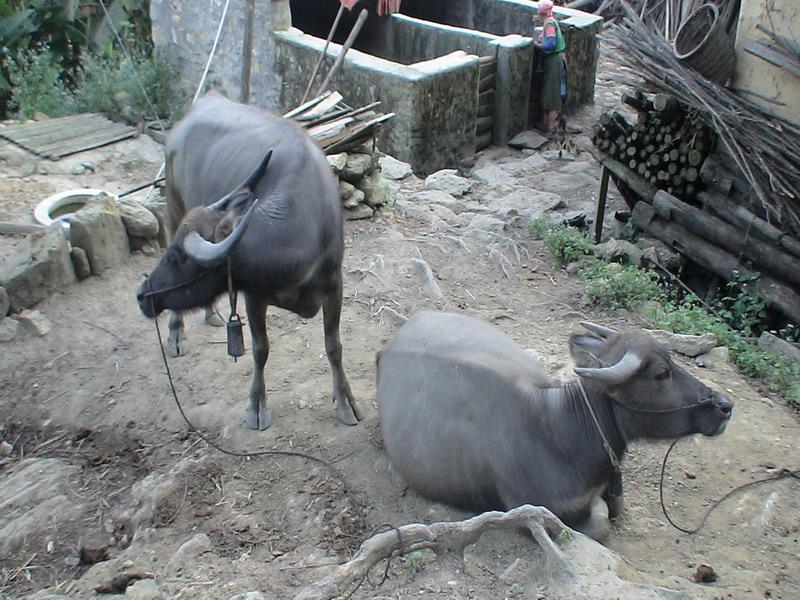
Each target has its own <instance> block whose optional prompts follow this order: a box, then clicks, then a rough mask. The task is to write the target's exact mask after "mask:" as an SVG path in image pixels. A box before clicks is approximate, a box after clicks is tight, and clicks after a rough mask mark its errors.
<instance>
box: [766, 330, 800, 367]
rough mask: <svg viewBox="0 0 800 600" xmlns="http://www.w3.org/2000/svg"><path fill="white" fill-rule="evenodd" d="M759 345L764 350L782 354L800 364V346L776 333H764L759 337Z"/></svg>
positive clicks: (790, 360)
mask: <svg viewBox="0 0 800 600" xmlns="http://www.w3.org/2000/svg"><path fill="white" fill-rule="evenodd" d="M758 347H759V348H761V349H762V350H763V351H764V352H772V353H773V354H781V355H783V356H785V357H786V358H787V359H789V362H792V363H796V364H800V348H797V347H795V346H793V345H792V344H790V343H789V342H787V341H785V340H782V339H781V338H779V337H778V336H776V335H772V334H771V333H769V332H768V331H765V332H764V333H762V334H761V336H760V337H759V338H758Z"/></svg>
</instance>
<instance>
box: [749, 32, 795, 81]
mask: <svg viewBox="0 0 800 600" xmlns="http://www.w3.org/2000/svg"><path fill="white" fill-rule="evenodd" d="M744 51H745V52H748V53H750V54H753V55H755V56H757V57H758V58H760V59H762V60H765V61H767V62H768V63H770V64H773V65H775V66H776V67H780V68H781V69H783V70H785V71H788V72H789V73H791V74H792V75H794V76H795V77H800V60H797V59H796V58H794V57H792V56H789V55H787V54H784V53H783V52H781V51H780V50H778V49H777V48H776V47H775V46H772V45H771V44H766V43H764V42H759V41H757V40H747V42H746V43H745V45H744Z"/></svg>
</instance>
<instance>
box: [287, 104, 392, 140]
mask: <svg viewBox="0 0 800 600" xmlns="http://www.w3.org/2000/svg"><path fill="white" fill-rule="evenodd" d="M378 106H380V102H372V103H371V104H367V105H365V106H362V107H359V108H352V107H350V106H348V105H347V104H345V103H344V101H343V98H342V95H341V94H340V93H339V92H336V91H331V92H325V93H324V94H321V95H320V96H317V97H316V98H314V99H312V100H309V101H308V102H305V103H303V104H301V105H300V106H298V107H297V108H295V109H293V110H290V111H289V112H288V113H286V114H285V115H283V116H284V117H285V118H287V119H293V120H294V121H296V122H297V123H298V124H299V125H300V126H301V127H303V128H305V129H306V130H307V131H308V133H309V135H310V136H311V137H312V138H313V139H314V141H315V142H316V143H317V145H318V146H319V147H320V148H322V150H323V151H324V152H325V153H326V154H337V153H339V152H347V151H348V150H352V149H353V148H357V147H359V146H361V145H363V144H364V143H365V142H368V141H370V140H374V139H375V136H376V135H377V132H378V129H379V127H380V125H381V124H383V123H385V122H386V121H388V120H389V119H391V118H392V117H394V113H388V114H379V113H376V112H375V109H376V108H377V107H378Z"/></svg>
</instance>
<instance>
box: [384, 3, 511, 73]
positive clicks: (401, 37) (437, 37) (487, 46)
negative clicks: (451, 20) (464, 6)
mask: <svg viewBox="0 0 800 600" xmlns="http://www.w3.org/2000/svg"><path fill="white" fill-rule="evenodd" d="M390 22H391V36H392V37H391V39H392V48H391V51H392V54H391V56H388V57H386V58H389V59H390V60H394V61H397V62H400V63H403V64H406V65H408V64H412V63H416V62H422V61H426V60H431V59H433V58H436V57H438V56H444V55H445V54H450V53H451V52H455V51H457V50H463V51H464V52H466V53H468V54H474V55H476V56H488V55H493V54H495V50H494V48H493V47H492V45H491V43H492V41H493V40H494V39H496V38H495V36H493V35H489V34H486V33H483V32H480V31H472V30H469V29H462V28H459V27H453V26H450V25H442V24H440V23H433V22H430V21H422V20H420V19H415V18H412V17H407V16H405V15H395V16H393V17H392V18H391V20H390Z"/></svg>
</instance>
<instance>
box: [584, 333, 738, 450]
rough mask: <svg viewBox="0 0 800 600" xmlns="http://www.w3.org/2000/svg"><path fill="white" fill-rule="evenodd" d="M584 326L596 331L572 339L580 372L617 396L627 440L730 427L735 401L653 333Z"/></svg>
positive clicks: (712, 431) (589, 381) (616, 406)
mask: <svg viewBox="0 0 800 600" xmlns="http://www.w3.org/2000/svg"><path fill="white" fill-rule="evenodd" d="M583 326H584V327H585V328H586V329H587V330H589V331H590V332H591V333H592V335H584V334H576V335H573V336H572V338H571V339H570V352H571V353H572V357H573V358H574V360H575V363H576V365H577V367H576V368H575V373H576V374H577V375H578V376H580V377H581V379H582V380H583V381H584V382H586V383H587V384H588V385H589V386H591V387H593V388H599V390H600V391H601V392H603V393H604V395H607V396H609V397H610V398H611V400H612V402H613V404H614V412H615V413H616V415H617V423H618V424H619V426H620V429H621V433H623V435H624V436H625V437H626V438H627V439H635V438H640V437H649V438H674V437H680V436H683V435H689V434H692V433H702V434H704V435H709V436H711V435H717V434H720V433H722V432H723V431H724V430H725V426H726V425H727V424H728V420H729V419H730V417H731V413H732V412H733V402H731V401H730V400H729V399H728V398H727V397H726V396H724V395H722V394H720V393H718V392H715V391H714V390H711V389H710V388H709V387H707V386H706V385H704V384H703V383H701V382H700V381H699V380H697V379H696V378H695V377H693V376H692V375H691V374H690V373H688V372H687V371H685V370H684V369H682V368H681V367H679V366H678V365H676V364H675V363H674V362H673V361H672V360H671V359H670V357H669V352H668V351H667V350H666V349H665V348H664V347H663V346H662V345H661V344H659V343H658V342H656V341H655V340H654V339H653V338H652V336H650V335H649V334H647V333H645V332H643V331H626V332H618V331H615V330H613V329H609V328H607V327H602V326H600V325H596V324H594V323H583Z"/></svg>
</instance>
